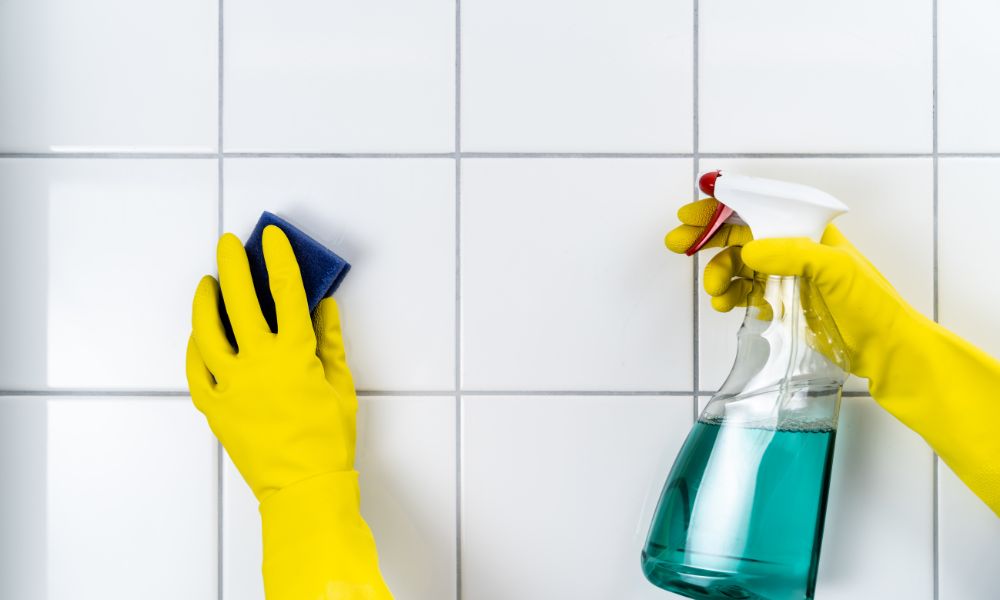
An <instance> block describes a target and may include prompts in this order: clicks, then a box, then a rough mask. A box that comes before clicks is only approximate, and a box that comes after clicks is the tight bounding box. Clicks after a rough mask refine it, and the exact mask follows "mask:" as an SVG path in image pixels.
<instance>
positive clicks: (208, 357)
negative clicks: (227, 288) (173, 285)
mask: <svg viewBox="0 0 1000 600" xmlns="http://www.w3.org/2000/svg"><path fill="white" fill-rule="evenodd" d="M219 294H220V293H219V282H217V281H216V280H215V278H214V277H212V276H211V275H205V276H204V277H202V278H201V281H199V282H198V288H197V289H196V290H195V292H194V303H193V306H192V309H191V326H192V334H191V340H192V341H193V342H195V343H197V344H198V348H197V349H198V352H199V355H200V356H201V357H202V358H203V360H204V361H205V364H206V365H207V366H208V368H209V369H211V370H212V371H213V372H216V373H218V372H220V371H221V370H223V368H224V366H225V364H226V363H227V362H228V361H230V360H231V359H233V358H234V357H235V356H236V351H235V350H234V349H233V346H232V345H231V344H230V343H229V340H228V339H226V331H225V329H224V328H223V326H222V316H221V313H220V310H219Z"/></svg>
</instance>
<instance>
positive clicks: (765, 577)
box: [642, 276, 849, 600]
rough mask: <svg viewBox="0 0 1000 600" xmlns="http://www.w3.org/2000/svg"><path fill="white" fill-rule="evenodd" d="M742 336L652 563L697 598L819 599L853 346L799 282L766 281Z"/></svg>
mask: <svg viewBox="0 0 1000 600" xmlns="http://www.w3.org/2000/svg"><path fill="white" fill-rule="evenodd" d="M738 339H739V347H738V351H737V357H736V361H735V363H734V366H733V369H732V371H731V372H730V374H729V377H728V378H727V379H726V382H725V383H724V385H723V386H722V389H720V390H719V392H718V393H717V394H716V395H715V396H714V397H713V398H712V399H711V400H710V401H709V403H708V405H707V406H706V407H705V410H704V411H703V412H702V414H701V415H700V417H699V418H698V422H697V423H696V424H695V426H694V428H693V429H692V430H691V433H690V434H689V435H688V438H687V441H685V443H684V446H683V448H682V449H681V451H680V454H679V455H678V457H677V459H676V461H675V463H674V466H673V469H672V470H671V471H670V475H669V477H668V478H667V481H666V484H665V485H664V488H663V492H662V494H661V497H660V501H659V504H658V506H657V509H656V513H655V516H654V518H653V522H652V525H651V527H650V531H649V536H648V539H647V541H646V545H645V548H644V549H643V552H642V569H643V572H644V573H645V575H646V577H647V578H648V579H649V580H650V581H651V582H652V583H654V584H655V585H657V586H659V587H661V588H663V589H666V590H670V591H672V592H676V593H678V594H681V595H684V596H687V597H689V598H712V599H725V600H732V599H753V600H803V599H808V598H813V594H814V590H815V586H816V568H817V565H818V562H819V551H820V542H821V540H822V535H823V520H824V516H825V512H826V500H827V492H828V489H829V480H830V467H831V461H832V456H833V447H834V439H835V437H836V430H837V417H838V412H839V409H840V396H841V388H842V386H843V383H844V380H845V379H846V376H847V373H848V372H849V365H848V362H847V353H846V350H845V346H844V343H843V341H842V340H841V337H840V334H839V332H838V331H837V328H836V325H835V324H834V322H833V319H832V317H831V316H830V314H829V312H828V311H827V309H826V306H825V305H824V304H823V301H822V298H821V297H820V296H819V295H818V294H817V293H816V292H815V288H813V287H812V285H811V284H810V283H809V282H808V281H807V280H804V279H799V278H795V277H768V276H758V277H757V278H756V279H755V281H754V291H753V292H752V293H751V296H750V302H749V307H748V309H747V312H746V316H745V318H744V321H743V325H742V327H741V328H740V331H739V334H738Z"/></svg>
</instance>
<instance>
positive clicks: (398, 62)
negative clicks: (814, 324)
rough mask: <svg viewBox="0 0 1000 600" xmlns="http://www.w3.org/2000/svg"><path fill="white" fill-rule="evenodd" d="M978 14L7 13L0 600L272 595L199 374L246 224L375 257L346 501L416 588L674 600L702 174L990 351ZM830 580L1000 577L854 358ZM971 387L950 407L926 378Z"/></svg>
mask: <svg viewBox="0 0 1000 600" xmlns="http://www.w3.org/2000/svg"><path fill="white" fill-rule="evenodd" d="M998 20H1000V4H998V3H996V2H991V1H989V0H936V2H935V1H934V0H918V1H914V0H840V1H838V2H803V1H802V0H758V1H756V2H747V1H745V0H586V1H580V0H503V1H499V0H492V1H490V0H423V1H420V2H414V1H412V0H370V1H365V2H346V1H343V0H336V1H327V0H287V1H284V2H269V1H265V0H222V1H205V0H172V1H165V0H161V1H154V0H141V1H136V0H87V1H80V0H7V1H5V2H2V3H0V90H2V91H0V214H2V217H3V219H2V220H3V223H4V228H3V235H0V255H2V257H3V258H2V270H0V273H2V279H3V283H4V289H5V293H4V294H3V298H2V301H0V302H2V304H0V306H2V310H0V329H2V331H3V335H2V341H0V390H2V396H0V481H2V482H3V484H2V486H0V487H2V488H3V493H2V494H0V598H3V599H5V600H6V599H18V600H20V599H28V600H33V599H40V600H41V599H48V600H70V599H72V600H89V599H101V600H125V599H131V598H137V597H141V598H143V599H144V600H167V599H175V598H185V599H189V600H209V599H213V600H259V599H261V598H262V596H263V594H262V590H261V582H260V576H259V563H260V548H259V545H260V542H259V518H258V516H257V513H256V505H255V503H254V501H253V498H252V496H251V495H250V493H249V491H248V489H247V488H246V486H245V485H244V484H243V482H242V480H241V479H240V478H239V475H238V474H237V473H236V471H235V469H234V468H233V467H232V465H231V463H230V462H229V461H228V459H227V458H226V457H225V456H224V455H223V454H221V453H220V450H219V448H218V446H217V444H216V442H215V439H214V437H212V435H211V432H210V431H209V430H208V428H207V426H206V425H205V423H204V420H203V418H202V416H201V415H200V414H198V413H197V412H196V411H195V409H194V408H193V407H192V406H191V404H190V401H189V398H188V397H187V392H186V386H185V380H184V374H183V366H182V365H183V355H184V346H185V341H186V338H187V336H188V331H189V318H190V317H189V310H190V300H191V297H192V294H193V291H194V286H195V283H196V282H197V280H198V277H199V276H200V275H201V274H203V273H208V272H213V271H214V265H213V258H214V244H215V239H216V238H217V236H218V234H219V232H221V231H224V230H228V231H233V232H236V233H237V234H239V235H241V236H245V235H246V234H247V233H248V232H249V231H250V228H251V226H252V224H253V223H254V221H255V220H256V217H257V216H258V215H259V213H260V211H261V210H263V209H268V210H271V211H275V212H278V213H280V214H282V215H284V216H286V217H287V218H289V219H290V220H292V221H293V222H297V223H299V224H301V225H302V226H304V227H305V228H306V229H307V230H308V231H310V232H311V233H313V234H314V235H315V236H316V237H318V238H319V239H320V240H321V241H323V242H325V243H326V244H328V245H330V246H331V247H332V248H334V249H336V251H337V252H338V253H341V254H342V255H343V256H345V257H347V258H348V259H349V260H350V261H351V262H352V263H353V265H354V269H353V270H352V271H351V274H350V276H349V277H348V278H347V280H346V282H345V284H344V286H343V287H342V288H341V291H339V292H338V297H339V299H340V301H341V305H342V312H343V318H344V321H345V327H346V337H347V344H348V356H349V360H350V363H351V366H352V368H353V370H354V372H355V374H356V381H357V383H358V386H359V388H360V390H361V396H362V397H361V415H360V421H359V449H358V463H359V470H360V471H361V474H362V475H361V477H362V493H363V510H364V514H365V516H366V518H367V519H368V520H369V522H370V523H371V525H372V527H373V529H374V531H375V535H376V537H377V540H378V542H379V548H380V551H381V556H382V563H383V567H384V571H385V573H386V576H387V578H388V580H389V583H390V586H391V587H392V589H393V590H394V591H395V594H396V596H397V598H400V599H401V600H459V599H462V600H510V599H517V600H548V599H552V598H575V599H580V600H606V599H609V598H615V599H648V600H655V599H657V598H670V597H673V596H671V595H670V594H668V593H665V592H661V591H659V590H657V589H656V588H654V587H652V586H651V585H649V584H648V583H646V582H645V581H644V579H643V577H642V574H641V573H640V570H639V550H640V548H641V545H642V542H643V539H644V535H645V532H646V527H647V525H648V520H649V517H650V513H651V512H652V508H653V504H654V503H655V501H656V496H657V494H658V492H659V488H660V485H661V484H662V481H663V479H664V477H665V475H666V471H667V469H669V466H670V464H671V461H672V459H673V456H674V454H675V453H676V451H677V450H678V448H679V447H680V444H681V442H682V441H683V439H684V436H685V435H686V433H687V431H688V429H689V427H690V426H691V424H692V421H693V418H694V414H695V411H696V409H697V407H698V406H699V404H703V403H704V402H705V401H706V400H707V398H708V397H709V396H710V395H711V393H712V391H713V390H714V389H716V388H717V387H718V386H719V384H720V383H721V381H722V379H723V378H724V377H725V375H726V373H727V369H728V367H729V365H730V364H731V361H732V356H733V351H734V343H735V335H734V334H735V330H736V328H737V326H738V323H739V320H740V316H739V315H735V314H729V315H720V314H717V313H715V312H713V311H712V310H711V308H710V306H709V304H708V302H707V299H706V296H705V294H704V293H702V291H701V284H700V281H699V273H700V269H699V262H700V263H701V265H704V262H705V260H706V258H705V257H704V256H703V257H701V258H700V259H695V260H692V259H687V258H684V257H679V256H675V255H671V254H670V253H668V252H667V251H666V250H665V249H664V248H663V246H662V237H663V234H664V233H665V232H666V231H667V230H668V229H669V228H670V227H672V226H673V224H674V221H675V217H674V212H675V210H676V208H677V207H678V206H679V205H681V204H683V203H685V202H688V201H690V200H691V199H693V198H695V197H696V194H695V190H694V186H693V183H694V174H695V173H696V172H698V171H702V170H708V169H714V168H731V169H734V170H740V171H745V172H747V173H752V174H759V175H764V176H774V177H781V178H785V179H791V180H797V181H801V182H804V183H811V184H813V185H816V186H818V187H821V188H824V189H826V190H828V191H830V192H832V193H834V194H835V195H837V196H838V197H840V198H841V199H843V200H844V201H845V202H846V203H848V204H849V205H850V206H851V208H852V212H851V213H850V214H849V215H848V216H846V217H845V218H843V220H842V228H843V229H844V231H845V232H846V233H847V234H848V236H849V237H851V238H852V239H853V240H854V241H855V242H856V243H857V245H858V246H860V247H861V248H862V249H863V250H864V252H865V253H866V254H868V256H869V257H870V258H871V259H872V261H873V262H874V263H875V264H876V265H878V267H879V268H880V269H881V270H882V271H883V273H884V274H885V275H886V276H887V277H888V278H889V279H890V280H891V281H892V282H893V283H894V284H895V285H896V286H897V288H898V289H899V290H900V292H901V293H903V294H904V295H905V296H906V297H907V298H908V299H909V300H910V301H911V302H912V303H913V304H914V306H916V307H917V308H918V309H919V310H921V311H923V312H924V313H925V314H927V315H930V316H933V317H936V318H938V319H939V320H940V321H941V322H943V323H945V324H946V325H947V326H949V327H951V328H954V329H955V330H956V331H958V332H959V333H961V334H962V335H965V336H967V337H968V338H970V339H971V340H973V341H974V342H976V343H978V344H980V345H981V346H982V347H984V348H985V349H987V350H988V351H990V352H992V353H994V354H997V355H1000V319H998V318H997V311H996V309H995V303H996V301H997V300H998V299H1000V283H998V281H1000V272H998V270H997V266H996V265H997V262H996V261H995V260H993V259H992V258H991V257H993V256H994V255H995V254H996V244H995V242H994V238H993V235H995V230H996V223H997V222H998V221H1000V178H998V177H996V176H993V174H994V173H997V172H1000V111H998V110H997V106H1000V77H998V75H1000V73H998V67H997V65H998V64H1000V38H998V36H997V35H996V32H995V24H996V23H997V22H998ZM848 389H849V391H850V393H849V394H848V397H847V398H845V401H844V409H843V419H842V429H841V433H840V438H839V441H838V447H837V451H836V466H835V472H834V482H833V491H832V498H831V501H830V512H829V518H828V523H827V527H826V537H825V543H824V548H823V554H822V561H821V568H820V576H819V593H818V597H819V598H821V599H822V600H858V599H861V600H876V599H879V600H881V599H890V600H896V599H900V600H901V599H904V598H905V599H907V600H989V599H992V598H996V597H997V593H998V592H997V590H998V589H1000V571H998V570H997V569H995V568H989V567H988V565H992V564H996V561H997V559H998V557H1000V520H998V519H997V518H996V517H995V516H994V515H993V514H992V513H991V512H990V511H989V510H988V509H987V508H986V507H985V506H984V505H983V504H982V503H981V502H979V501H978V500H977V499H976V498H975V497H974V496H973V495H972V494H971V493H970V492H969V491H967V490H966V489H965V488H964V487H963V486H962V485H961V483H960V482H959V481H958V480H957V479H956V478H955V477H954V475H953V474H952V473H951V472H950V471H949V470H948V468H947V467H945V466H944V465H942V464H941V463H940V462H938V461H937V460H936V458H935V456H934V455H933V453H932V452H931V450H930V449H929V448H928V447H927V446H926V445H925V444H924V443H923V441H922V440H921V439H920V438H919V437H918V436H916V435H915V434H913V433H912V432H910V431H908V430H906V429H905V428H904V427H902V426H901V425H900V424H899V423H898V422H897V421H895V420H894V419H893V418H892V417H891V416H889V415H887V414H886V413H884V412H882V411H881V410H880V409H879V408H878V407H877V406H876V405H875V404H874V403H873V402H872V401H871V399H870V398H868V397H867V396H866V395H865V394H866V391H865V390H866V387H865V383H864V382H863V381H851V382H850V384H849V386H848ZM942 401H952V402H961V401H962V399H961V398H949V399H942Z"/></svg>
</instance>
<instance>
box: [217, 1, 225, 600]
mask: <svg viewBox="0 0 1000 600" xmlns="http://www.w3.org/2000/svg"><path fill="white" fill-rule="evenodd" d="M224 4H225V0H219V33H218V38H219V39H218V40H217V43H218V49H217V50H218V57H217V60H218V66H217V68H218V73H217V76H218V81H217V84H216V85H217V92H218V104H217V106H216V128H217V131H216V136H217V137H216V141H215V144H216V146H215V151H216V161H217V168H218V173H217V178H218V182H217V183H218V186H219V188H218V203H219V207H218V215H217V217H216V218H217V219H218V223H217V224H216V229H217V231H216V233H217V235H218V236H219V237H221V236H222V233H223V230H224V228H225V166H224V163H225V153H224V146H223V127H224V121H225V68H226V64H225V10H224ZM215 446H216V450H215V452H216V477H217V480H216V491H215V494H216V515H217V519H218V522H217V527H218V531H217V532H216V538H217V542H216V543H217V544H218V548H217V551H218V557H217V559H216V560H217V565H216V577H217V581H216V586H217V589H216V593H217V594H218V597H219V600H224V599H225V564H226V563H225V517H226V512H225V481H224V479H225V478H224V477H223V473H224V472H225V464H224V463H225V460H224V452H223V449H222V442H221V441H219V440H216V442H215Z"/></svg>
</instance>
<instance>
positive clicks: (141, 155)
mask: <svg viewBox="0 0 1000 600" xmlns="http://www.w3.org/2000/svg"><path fill="white" fill-rule="evenodd" d="M217 156H218V155H217V153H215V152H0V159H5V158H72V159H78V158H93V159H109V158H110V159H126V160H133V159H135V160H145V159H192V158H200V159H214V158H216V157H217Z"/></svg>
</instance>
